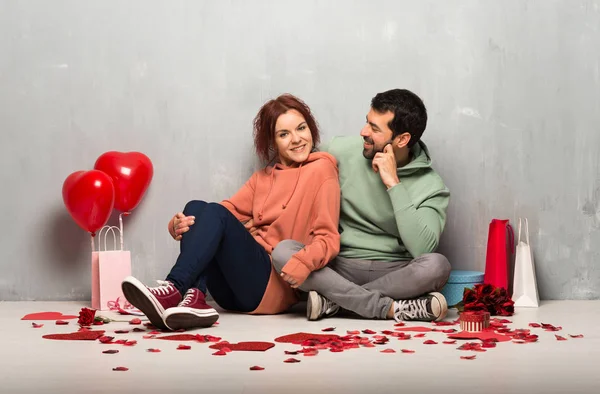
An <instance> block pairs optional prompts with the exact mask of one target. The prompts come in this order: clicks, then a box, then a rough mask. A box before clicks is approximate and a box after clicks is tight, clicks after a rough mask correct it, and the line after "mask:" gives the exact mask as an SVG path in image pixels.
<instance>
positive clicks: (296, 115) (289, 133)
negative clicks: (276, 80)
mask: <svg viewBox="0 0 600 394" xmlns="http://www.w3.org/2000/svg"><path fill="white" fill-rule="evenodd" d="M312 148H313V140H312V134H311V133H310V129H309V128H308V124H306V120H304V117H303V116H302V114H300V112H298V111H296V110H295V109H291V110H289V111H287V112H286V113H284V114H282V115H280V116H279V118H277V123H276V124H275V149H276V150H277V153H278V154H279V161H280V162H281V164H283V165H285V166H293V165H296V164H300V163H302V162H304V161H306V159H307V158H308V155H309V154H310V152H311V151H312Z"/></svg>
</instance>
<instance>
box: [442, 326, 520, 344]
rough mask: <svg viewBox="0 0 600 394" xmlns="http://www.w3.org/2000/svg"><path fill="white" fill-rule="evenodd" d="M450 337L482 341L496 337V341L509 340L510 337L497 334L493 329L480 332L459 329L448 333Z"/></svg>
mask: <svg viewBox="0 0 600 394" xmlns="http://www.w3.org/2000/svg"><path fill="white" fill-rule="evenodd" d="M448 338H451V339H481V340H482V341H486V340H490V339H496V340H497V341H498V342H506V341H510V340H511V337H509V336H508V335H502V334H497V333H495V332H494V331H493V330H487V329H486V330H484V331H481V332H469V331H461V332H458V333H456V334H450V335H448Z"/></svg>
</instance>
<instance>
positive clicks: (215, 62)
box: [0, 0, 600, 300]
mask: <svg viewBox="0 0 600 394" xmlns="http://www.w3.org/2000/svg"><path fill="white" fill-rule="evenodd" d="M599 26H600V1H583V0H579V1H575V0H571V1H567V0H565V1H542V0H539V1H491V0H490V1H416V0H415V1H387V2H377V1H337V2H336V1H298V0H294V1H270V2H267V1H217V0H215V1H157V0H152V1H75V0H73V1H66V0H62V1H58V0H55V1H52V2H50V1H43V0H39V1H10V0H0V132H1V137H0V138H1V141H0V142H1V144H0V165H1V168H2V173H1V178H0V181H1V185H2V194H1V197H0V206H1V209H2V219H3V221H2V227H1V228H0V270H1V272H2V275H0V300H84V299H89V297H90V283H89V275H90V264H89V253H90V245H89V238H88V236H87V235H86V234H85V233H84V231H83V230H80V229H79V228H78V227H77V226H76V224H75V223H74V222H73V221H72V220H71V219H70V217H69V216H68V214H67V212H66V210H65V208H64V206H63V202H62V197H61V187H62V182H63V180H64V179H65V177H66V176H67V175H68V174H69V173H71V172H73V171H75V170H80V169H90V168H91V167H92V166H93V164H94V161H95V159H96V157H98V155H100V154H101V153H103V152H105V151H108V150H120V151H130V150H138V151H141V152H144V153H146V154H147V155H148V156H149V157H150V158H151V159H152V161H153V163H154V166H155V177H154V180H153V182H152V185H151V187H150V189H149V191H148V193H147V195H146V197H145V199H144V201H143V202H142V204H141V205H140V206H139V207H138V208H137V210H135V211H134V214H133V215H132V216H131V217H129V218H127V219H126V221H125V225H126V247H127V248H128V249H129V250H131V251H132V255H133V265H134V267H133V271H134V274H135V275H137V276H139V277H140V278H141V279H142V280H151V279H160V278H162V277H163V276H164V275H165V274H166V273H167V272H168V270H169V268H170V266H171V265H172V263H173V261H174V258H175V257H176V254H177V250H178V249H177V244H176V243H175V242H174V241H172V240H171V239H170V237H169V236H168V234H167V231H166V224H167V221H168V220H169V218H170V217H171V216H172V215H173V214H174V213H175V212H176V211H178V210H180V209H181V208H182V207H183V205H184V204H185V202H186V201H188V200H190V199H206V200H220V199H222V198H225V197H227V196H229V195H230V194H232V193H233V192H234V191H236V190H237V188H238V187H239V186H240V185H241V184H242V182H243V181H244V180H245V179H246V178H247V177H248V176H249V175H250V174H251V172H252V170H253V168H254V166H255V165H256V163H255V161H254V158H253V153H252V146H251V143H252V140H251V120H252V118H253V116H254V114H255V112H256V111H257V109H258V108H259V106H260V105H261V104H262V103H263V102H264V101H265V100H266V99H268V98H271V97H274V96H276V95H278V94H280V93H283V92H292V93H294V94H297V95H299V96H300V97H302V98H304V99H305V100H306V101H307V102H308V103H309V104H310V105H311V107H312V108H313V110H314V111H315V113H316V115H317V117H318V120H319V121H320V124H321V126H322V128H323V130H324V133H325V134H326V135H325V138H328V137H331V136H332V135H336V134H348V135H354V134H358V132H359V130H360V128H361V127H362V124H363V122H364V116H365V114H366V112H367V111H368V107H369V100H370V98H371V97H372V96H373V95H374V94H375V93H377V92H380V91H383V90H387V89H390V88H395V87H404V88H409V89H411V90H413V91H415V92H416V93H418V94H419V95H420V96H421V97H423V99H424V101H425V102H426V105H427V106H428V109H429V114H430V122H429V126H428V129H427V131H426V134H425V136H424V140H425V141H426V142H427V143H428V144H429V145H430V148H431V151H432V154H433V156H434V162H435V165H436V167H437V169H438V170H439V172H440V173H441V174H442V175H443V177H444V179H445V180H446V182H447V184H448V186H449V187H450V189H451V191H452V202H451V206H450V209H449V219H448V225H447V227H446V231H445V233H444V235H443V241H442V246H441V251H442V252H444V253H446V254H447V255H448V256H449V258H450V260H451V262H452V264H453V266H454V267H455V268H463V269H479V270H482V269H483V268H484V262H485V249H486V242H487V226H488V223H489V221H490V220H491V219H492V218H494V217H497V218H508V219H511V221H513V222H514V221H515V220H516V219H517V218H518V217H519V216H526V217H528V218H529V220H530V226H531V233H532V234H531V235H532V244H533V245H534V250H535V258H536V265H537V270H538V280H539V287H540V292H541V297H542V298H544V299H592V298H595V299H597V298H599V297H600V273H599V270H598V268H597V267H598V258H599V254H600V151H599V149H598V147H599V143H600V134H599V133H598V132H597V128H598V124H600V85H599V82H600V80H599V79H600V32H599ZM111 223H112V224H116V221H115V220H114V218H113V221H112V222H111Z"/></svg>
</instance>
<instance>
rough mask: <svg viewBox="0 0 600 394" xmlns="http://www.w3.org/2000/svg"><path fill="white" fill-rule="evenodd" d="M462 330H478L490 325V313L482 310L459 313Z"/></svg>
mask: <svg viewBox="0 0 600 394" xmlns="http://www.w3.org/2000/svg"><path fill="white" fill-rule="evenodd" d="M459 319H460V329H461V330H462V331H469V332H479V331H483V330H484V329H485V328H488V327H489V326H490V313H489V312H484V311H473V312H463V313H461V314H460V318H459Z"/></svg>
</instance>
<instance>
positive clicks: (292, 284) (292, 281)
mask: <svg viewBox="0 0 600 394" xmlns="http://www.w3.org/2000/svg"><path fill="white" fill-rule="evenodd" d="M281 277H282V278H283V280H285V281H286V282H287V283H288V284H289V285H290V287H291V288H292V289H297V288H298V283H296V279H294V278H292V277H291V276H290V275H288V274H285V273H283V272H282V273H281Z"/></svg>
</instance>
